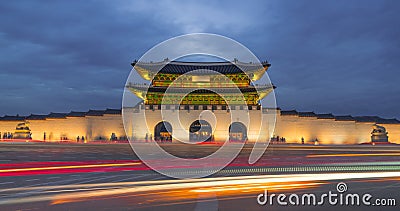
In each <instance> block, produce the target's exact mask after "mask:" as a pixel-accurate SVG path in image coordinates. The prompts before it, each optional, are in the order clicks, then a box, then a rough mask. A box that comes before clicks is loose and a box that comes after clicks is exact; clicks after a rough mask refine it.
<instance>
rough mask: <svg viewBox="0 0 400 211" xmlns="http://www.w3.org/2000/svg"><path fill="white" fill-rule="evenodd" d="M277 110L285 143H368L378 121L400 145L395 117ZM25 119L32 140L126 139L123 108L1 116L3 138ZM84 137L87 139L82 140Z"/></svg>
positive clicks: (279, 131) (278, 133) (399, 128)
mask: <svg viewBox="0 0 400 211" xmlns="http://www.w3.org/2000/svg"><path fill="white" fill-rule="evenodd" d="M127 109H128V110H130V112H134V111H136V110H137V108H127ZM156 109H157V108H156ZM155 111H157V110H155ZM215 112H218V110H216V111H215ZM276 112H277V116H276V121H277V122H276V127H275V131H274V136H275V137H276V136H279V137H284V138H285V139H286V143H301V138H302V137H303V138H304V141H305V143H310V144H313V141H314V140H315V139H318V140H319V142H320V144H360V143H365V142H369V141H371V136H372V134H371V132H372V131H373V129H374V125H375V124H378V125H380V126H383V127H384V128H385V129H386V132H387V133H388V134H387V135H388V136H389V141H390V142H392V143H397V144H400V121H399V120H396V119H383V118H379V117H376V116H362V117H353V116H335V115H332V114H316V113H313V112H298V111H294V110H293V111H283V110H276ZM26 121H27V122H29V125H28V127H29V130H30V133H31V136H32V140H41V141H43V140H44V141H49V142H51V141H60V140H69V141H74V142H75V141H77V137H78V136H79V142H88V141H98V140H101V141H109V140H110V139H112V136H113V134H114V135H115V139H116V140H126V139H127V138H126V135H125V131H124V126H123V123H122V116H121V110H120V109H106V110H89V111H86V112H69V113H50V114H47V115H34V114H32V115H29V116H3V117H0V136H1V139H2V140H8V139H11V138H12V137H11V135H13V133H15V131H16V127H18V124H21V123H24V122H26ZM24 130H26V128H25V129H24ZM29 130H26V131H29ZM26 131H24V132H26ZM164 135H168V134H164ZM7 136H8V137H7ZM82 136H83V137H84V139H85V140H82ZM149 139H150V137H149ZM153 139H154V137H153ZM143 140H144V137H143Z"/></svg>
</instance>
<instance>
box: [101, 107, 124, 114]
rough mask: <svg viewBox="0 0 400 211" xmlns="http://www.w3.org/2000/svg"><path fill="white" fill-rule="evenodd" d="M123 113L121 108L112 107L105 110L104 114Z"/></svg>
mask: <svg viewBox="0 0 400 211" xmlns="http://www.w3.org/2000/svg"><path fill="white" fill-rule="evenodd" d="M121 113H122V111H121V109H111V108H107V109H106V110H105V111H104V114H121Z"/></svg>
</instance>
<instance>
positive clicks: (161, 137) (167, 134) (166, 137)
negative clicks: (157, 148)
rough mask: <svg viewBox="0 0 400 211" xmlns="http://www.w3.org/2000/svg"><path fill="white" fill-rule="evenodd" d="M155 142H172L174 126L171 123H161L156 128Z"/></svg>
mask: <svg viewBox="0 0 400 211" xmlns="http://www.w3.org/2000/svg"><path fill="white" fill-rule="evenodd" d="M154 140H155V141H172V126H171V124H170V123H169V122H166V121H162V122H159V123H158V124H157V125H156V126H155V127H154Z"/></svg>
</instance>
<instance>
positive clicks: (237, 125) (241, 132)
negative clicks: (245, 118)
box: [229, 122, 247, 141]
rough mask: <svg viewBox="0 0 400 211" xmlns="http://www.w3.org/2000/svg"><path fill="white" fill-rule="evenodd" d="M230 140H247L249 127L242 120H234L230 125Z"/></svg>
mask: <svg viewBox="0 0 400 211" xmlns="http://www.w3.org/2000/svg"><path fill="white" fill-rule="evenodd" d="M229 140H231V141H246V140H247V128H246V126H245V125H244V124H243V123H241V122H233V123H232V124H231V125H230V126H229Z"/></svg>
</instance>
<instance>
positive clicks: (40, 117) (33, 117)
mask: <svg viewBox="0 0 400 211" xmlns="http://www.w3.org/2000/svg"><path fill="white" fill-rule="evenodd" d="M46 117H47V115H42V114H31V115H29V116H27V117H26V119H27V120H45V119H46Z"/></svg>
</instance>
